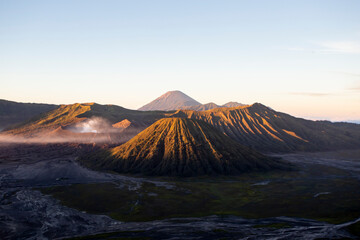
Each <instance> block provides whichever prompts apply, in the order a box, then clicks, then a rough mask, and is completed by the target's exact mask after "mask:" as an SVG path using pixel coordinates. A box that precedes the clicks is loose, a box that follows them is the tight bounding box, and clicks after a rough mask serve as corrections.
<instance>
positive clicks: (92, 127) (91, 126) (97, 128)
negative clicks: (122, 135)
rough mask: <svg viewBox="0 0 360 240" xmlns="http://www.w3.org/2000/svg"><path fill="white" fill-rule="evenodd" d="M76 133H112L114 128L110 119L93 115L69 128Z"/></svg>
mask: <svg viewBox="0 0 360 240" xmlns="http://www.w3.org/2000/svg"><path fill="white" fill-rule="evenodd" d="M68 129H69V130H70V131H72V132H76V133H110V132H113V128H112V126H111V124H110V123H109V121H107V120H106V119H104V118H101V117H92V118H89V119H86V120H85V121H83V122H80V123H77V124H75V125H73V126H71V127H69V128H68Z"/></svg>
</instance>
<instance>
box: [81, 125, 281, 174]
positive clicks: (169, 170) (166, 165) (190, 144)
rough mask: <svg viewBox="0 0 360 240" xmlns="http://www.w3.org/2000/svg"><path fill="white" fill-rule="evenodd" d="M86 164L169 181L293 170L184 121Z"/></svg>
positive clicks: (93, 157) (155, 127)
mask: <svg viewBox="0 0 360 240" xmlns="http://www.w3.org/2000/svg"><path fill="white" fill-rule="evenodd" d="M81 161H82V162H83V163H85V165H87V166H88V167H92V168H95V169H102V170H111V171H116V172H119V173H140V174H145V175H170V176H199V175H218V174H220V175H236V174H240V173H244V172H249V171H259V170H260V171H264V170H272V169H283V168H287V167H288V166H287V164H286V163H284V162H282V161H280V160H279V159H275V158H271V157H267V156H264V155H262V154H260V153H259V152H257V151H255V150H253V149H250V148H248V147H245V146H243V145H241V144H239V143H237V142H235V141H234V140H232V139H231V138H229V137H227V136H226V135H224V134H223V133H221V132H220V131H218V130H216V129H215V128H214V127H212V126H211V125H210V124H208V123H205V122H203V121H200V120H192V119H184V118H164V119H161V120H158V121H157V122H155V123H154V124H152V125H151V126H150V127H148V128H147V129H145V130H144V131H142V132H141V133H139V134H138V135H137V136H135V137H134V138H133V139H131V140H130V141H128V142H127V143H125V144H123V145H120V146H118V147H115V148H112V149H110V150H107V151H105V152H101V153H98V154H95V155H91V156H87V157H83V158H82V160H81Z"/></svg>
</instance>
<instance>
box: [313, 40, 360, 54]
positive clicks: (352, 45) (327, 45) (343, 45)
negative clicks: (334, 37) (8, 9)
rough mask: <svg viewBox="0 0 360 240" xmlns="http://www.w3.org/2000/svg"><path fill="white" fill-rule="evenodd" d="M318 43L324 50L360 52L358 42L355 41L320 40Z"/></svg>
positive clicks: (359, 43) (331, 51) (330, 51)
mask: <svg viewBox="0 0 360 240" xmlns="http://www.w3.org/2000/svg"><path fill="white" fill-rule="evenodd" d="M319 45H320V46H321V47H323V49H321V50H322V51H324V52H329V53H350V54H360V42H356V41H337V42H333V41H332V42H322V43H320V44H319Z"/></svg>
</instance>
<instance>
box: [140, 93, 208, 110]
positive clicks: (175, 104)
mask: <svg viewBox="0 0 360 240" xmlns="http://www.w3.org/2000/svg"><path fill="white" fill-rule="evenodd" d="M197 105H201V103H199V102H198V101H196V100H194V99H192V98H191V97H189V96H188V95H186V94H185V93H183V92H181V91H169V92H167V93H165V94H163V95H161V96H160V97H158V98H157V99H155V100H154V101H152V102H150V103H148V104H146V105H145V106H142V107H141V108H139V110H140V111H157V110H162V111H170V110H177V109H181V108H183V107H189V106H197Z"/></svg>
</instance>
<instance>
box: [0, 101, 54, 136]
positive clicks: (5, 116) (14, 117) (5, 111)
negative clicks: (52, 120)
mask: <svg viewBox="0 0 360 240" xmlns="http://www.w3.org/2000/svg"><path fill="white" fill-rule="evenodd" d="M57 107H58V105H54V104H43V103H21V102H13V101H7V100H3V99H0V131H1V130H2V129H4V128H7V127H9V126H11V125H14V124H19V123H21V122H24V121H26V120H29V119H31V118H32V117H35V116H37V115H39V114H41V113H44V112H48V111H50V110H53V109H55V108H57Z"/></svg>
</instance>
